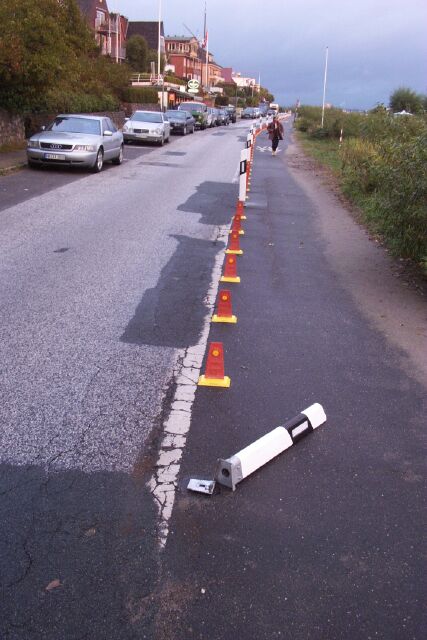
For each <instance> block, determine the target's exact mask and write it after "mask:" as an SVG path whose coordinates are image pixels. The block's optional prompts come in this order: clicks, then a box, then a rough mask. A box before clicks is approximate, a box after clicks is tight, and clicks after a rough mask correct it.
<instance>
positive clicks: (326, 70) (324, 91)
mask: <svg viewBox="0 0 427 640" xmlns="http://www.w3.org/2000/svg"><path fill="white" fill-rule="evenodd" d="M328 54H329V47H326V58H325V77H324V79H323V103H322V124H321V125H320V126H321V128H322V129H323V121H324V119H325V98H326V79H327V76H328Z"/></svg>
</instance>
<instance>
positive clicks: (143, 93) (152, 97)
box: [121, 87, 159, 104]
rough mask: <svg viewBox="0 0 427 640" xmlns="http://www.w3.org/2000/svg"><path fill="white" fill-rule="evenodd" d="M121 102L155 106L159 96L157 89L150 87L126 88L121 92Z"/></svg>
mask: <svg viewBox="0 0 427 640" xmlns="http://www.w3.org/2000/svg"><path fill="white" fill-rule="evenodd" d="M121 99H122V100H123V102H139V103H141V104H157V103H158V101H159V96H158V93H157V89H153V88H152V87H126V89H123V91H122V92H121Z"/></svg>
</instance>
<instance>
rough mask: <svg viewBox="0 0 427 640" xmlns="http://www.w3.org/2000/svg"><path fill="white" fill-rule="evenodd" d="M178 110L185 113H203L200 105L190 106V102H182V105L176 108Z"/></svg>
mask: <svg viewBox="0 0 427 640" xmlns="http://www.w3.org/2000/svg"><path fill="white" fill-rule="evenodd" d="M178 108H179V109H180V111H183V110H186V111H203V107H202V105H201V104H192V103H191V102H190V103H188V102H183V103H182V104H180V105H179V107H178Z"/></svg>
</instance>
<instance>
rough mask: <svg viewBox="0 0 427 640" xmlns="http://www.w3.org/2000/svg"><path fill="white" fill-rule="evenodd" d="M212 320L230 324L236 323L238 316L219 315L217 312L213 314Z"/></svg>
mask: <svg viewBox="0 0 427 640" xmlns="http://www.w3.org/2000/svg"><path fill="white" fill-rule="evenodd" d="M211 322H227V323H228V324H236V322H237V317H236V316H219V315H217V314H216V313H214V314H213V316H212V320H211Z"/></svg>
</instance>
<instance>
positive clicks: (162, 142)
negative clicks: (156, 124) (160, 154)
mask: <svg viewBox="0 0 427 640" xmlns="http://www.w3.org/2000/svg"><path fill="white" fill-rule="evenodd" d="M164 144H165V137H164V136H163V137H162V139H161V140H160V142H159V145H160V146H161V147H163V145H164Z"/></svg>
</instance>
